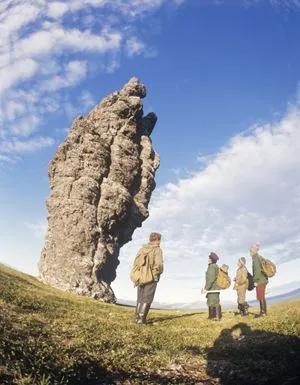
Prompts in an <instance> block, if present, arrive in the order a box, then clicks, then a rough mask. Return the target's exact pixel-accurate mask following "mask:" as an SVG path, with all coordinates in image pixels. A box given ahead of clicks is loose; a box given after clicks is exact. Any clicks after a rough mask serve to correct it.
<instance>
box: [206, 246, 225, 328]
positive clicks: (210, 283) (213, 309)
mask: <svg viewBox="0 0 300 385" xmlns="http://www.w3.org/2000/svg"><path fill="white" fill-rule="evenodd" d="M218 260H219V257H218V256H217V254H216V253H214V252H211V253H210V254H209V257H208V268H207V270H206V276H205V287H204V289H205V290H206V291H212V293H207V294H206V298H207V306H208V318H209V319H212V320H214V321H218V320H220V319H221V317H222V313H221V306H220V292H219V291H218V287H217V276H218V271H219V267H218V265H217V261H218Z"/></svg>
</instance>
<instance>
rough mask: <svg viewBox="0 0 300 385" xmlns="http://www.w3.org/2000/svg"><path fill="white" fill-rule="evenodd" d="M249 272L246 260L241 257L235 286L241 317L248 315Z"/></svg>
mask: <svg viewBox="0 0 300 385" xmlns="http://www.w3.org/2000/svg"><path fill="white" fill-rule="evenodd" d="M248 284H249V281H248V270H247V268H246V258H245V257H241V258H240V259H239V260H238V262H237V270H236V277H235V284H234V287H233V289H234V290H236V292H237V301H238V310H239V311H240V315H242V316H245V315H248V308H249V305H248V303H247V302H246V292H247V289H248Z"/></svg>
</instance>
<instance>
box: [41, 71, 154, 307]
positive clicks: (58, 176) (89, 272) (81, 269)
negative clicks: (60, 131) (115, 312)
mask: <svg viewBox="0 0 300 385" xmlns="http://www.w3.org/2000/svg"><path fill="white" fill-rule="evenodd" d="M145 96H146V89H145V87H144V85H142V84H141V83H140V82H139V81H138V80H137V79H136V78H132V79H131V80H130V81H129V82H128V83H127V84H126V85H125V86H124V87H123V88H122V89H121V90H120V91H119V92H115V93H113V94H111V95H109V96H107V97H106V98H104V99H103V101H102V102H101V103H100V104H99V105H98V106H96V107H95V108H94V109H93V110H92V111H91V112H90V113H89V114H88V115H87V116H86V117H79V118H78V119H76V120H75V121H74V123H73V126H72V127H71V129H70V131H69V134H68V136H67V138H66V139H65V141H64V143H63V144H62V145H61V146H59V148H58V149H57V151H56V154H55V156H54V158H53V159H52V161H51V162H50V165H49V170H48V175H49V180H50V187H51V195H50V197H49V198H48V200H47V208H48V231H47V235H46V240H45V246H44V249H43V251H42V254H41V258H40V263H39V270H40V277H41V279H42V280H43V281H44V282H46V283H48V284H50V285H52V286H55V287H58V288H61V289H64V290H69V291H72V292H75V293H78V294H81V295H87V296H91V297H93V298H96V299H100V300H102V301H105V302H114V301H115V296H114V293H113V291H112V289H111V287H110V284H111V282H112V281H113V280H114V279H115V278H116V269H117V266H118V264H119V260H118V256H119V250H120V247H122V246H123V245H124V244H125V243H126V242H128V241H130V240H131V236H132V234H133V232H134V230H135V229H136V228H137V227H140V226H141V225H142V222H143V221H144V220H145V219H146V218H147V217H148V215H149V214H148V203H149V200H150V197H151V193H152V191H153V189H154V188H155V181H154V176H155V171H156V170H157V168H158V166H159V156H158V155H157V154H156V153H155V152H154V150H153V148H152V144H151V140H150V138H149V136H150V134H151V132H152V130H153V128H154V126H155V123H156V120H157V118H156V115H155V114H154V113H150V114H148V115H147V116H143V104H142V101H141V99H142V98H143V97H145Z"/></svg>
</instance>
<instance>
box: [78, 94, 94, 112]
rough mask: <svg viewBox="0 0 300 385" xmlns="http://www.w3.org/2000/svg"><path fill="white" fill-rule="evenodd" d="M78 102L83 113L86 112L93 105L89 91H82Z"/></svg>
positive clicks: (92, 98)
mask: <svg viewBox="0 0 300 385" xmlns="http://www.w3.org/2000/svg"><path fill="white" fill-rule="evenodd" d="M79 101H80V103H82V110H83V111H86V110H87V109H88V108H90V107H92V106H93V105H94V104H95V100H94V97H93V95H92V94H91V93H90V92H89V91H83V92H82V94H81V95H80V97H79Z"/></svg>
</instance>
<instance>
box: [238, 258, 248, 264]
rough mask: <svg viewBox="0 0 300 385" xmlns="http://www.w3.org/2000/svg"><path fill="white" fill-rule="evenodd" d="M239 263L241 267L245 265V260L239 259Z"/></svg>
mask: <svg viewBox="0 0 300 385" xmlns="http://www.w3.org/2000/svg"><path fill="white" fill-rule="evenodd" d="M239 263H240V264H241V265H246V258H245V257H241V258H240V259H239Z"/></svg>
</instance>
